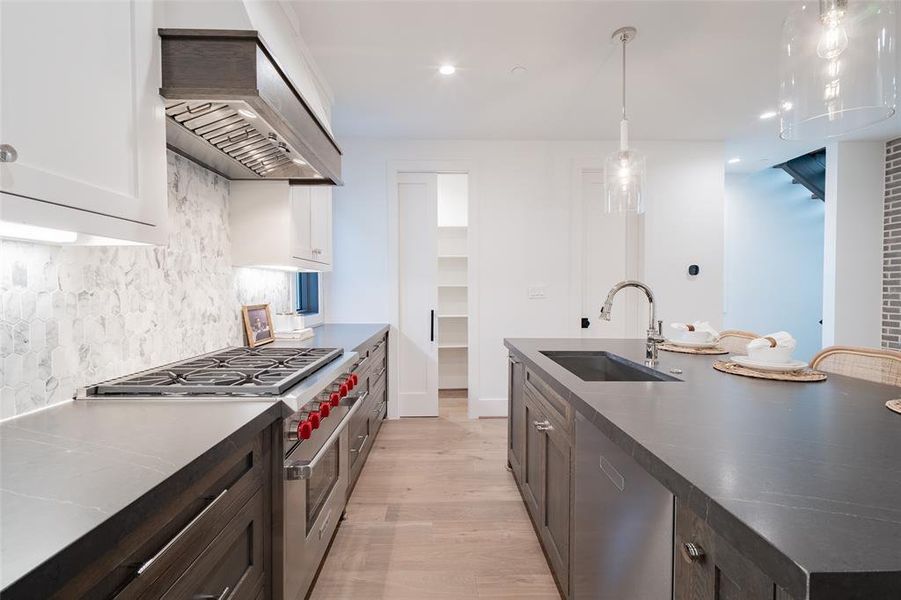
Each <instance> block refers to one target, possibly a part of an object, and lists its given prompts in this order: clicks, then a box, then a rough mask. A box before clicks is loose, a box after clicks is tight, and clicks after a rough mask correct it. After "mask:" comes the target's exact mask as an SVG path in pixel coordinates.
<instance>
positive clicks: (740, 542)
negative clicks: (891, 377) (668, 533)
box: [505, 339, 901, 600]
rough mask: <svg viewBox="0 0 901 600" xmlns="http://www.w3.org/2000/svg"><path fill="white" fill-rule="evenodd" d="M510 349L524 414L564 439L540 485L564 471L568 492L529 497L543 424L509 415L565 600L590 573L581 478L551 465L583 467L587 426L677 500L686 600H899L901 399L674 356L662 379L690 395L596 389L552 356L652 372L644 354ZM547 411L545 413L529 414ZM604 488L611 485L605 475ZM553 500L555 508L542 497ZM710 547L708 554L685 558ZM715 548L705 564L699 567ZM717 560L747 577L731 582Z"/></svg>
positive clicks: (518, 471) (528, 345)
mask: <svg viewBox="0 0 901 600" xmlns="http://www.w3.org/2000/svg"><path fill="white" fill-rule="evenodd" d="M505 345H506V347H507V348H508V349H509V351H510V357H511V372H510V376H511V379H510V381H511V387H510V390H511V403H512V402H518V401H519V400H518V398H519V397H521V396H523V395H525V396H526V397H527V400H526V403H525V405H526V407H528V406H533V407H534V406H538V408H539V409H541V411H543V412H541V413H540V414H541V418H545V419H546V421H545V422H547V423H549V424H550V426H549V427H547V429H550V430H552V431H551V432H550V433H551V434H558V433H560V434H562V435H559V434H558V435H557V438H556V439H553V438H548V440H547V441H546V442H544V444H545V445H544V446H542V448H545V449H547V448H555V449H556V450H555V451H554V452H550V451H548V450H545V451H544V452H543V453H542V454H543V457H544V458H542V460H543V463H542V465H541V467H542V468H541V469H537V468H535V469H533V470H532V473H533V475H537V474H539V473H540V475H541V476H542V477H550V476H551V475H550V474H551V473H552V472H553V470H554V469H555V468H556V471H557V472H558V473H559V478H560V479H559V481H556V482H551V481H547V480H546V481H543V482H541V483H542V484H543V486H542V485H541V484H540V485H538V486H534V485H533V484H530V483H529V482H528V476H527V475H528V473H529V469H530V465H529V464H526V463H527V462H528V460H530V458H529V455H528V454H529V453H528V452H526V450H527V448H526V443H527V442H526V440H525V438H527V437H529V436H530V435H533V433H532V430H531V429H530V428H533V426H534V424H535V423H534V422H533V421H531V420H529V418H528V410H525V411H524V410H522V409H519V410H517V408H516V406H512V405H511V423H510V432H511V436H510V439H511V444H510V445H509V448H508V454H509V455H510V464H511V468H512V469H513V472H514V475H515V476H517V481H518V483H519V485H520V489H521V491H523V496H524V499H525V501H526V505H527V507H529V508H530V513H532V517H533V521H535V525H536V530H538V532H539V537H540V538H541V539H542V543H543V545H544V546H545V551H546V554H547V555H548V558H549V562H550V564H551V567H552V570H554V571H555V575H556V576H557V579H558V584H559V585H560V587H561V591H562V592H563V595H564V596H569V595H571V594H570V591H571V590H570V588H571V579H570V577H571V576H572V574H571V573H570V565H572V564H575V562H576V560H578V557H575V556H574V557H571V554H572V552H571V550H572V548H573V545H572V544H573V541H572V538H573V535H572V533H573V530H572V527H573V520H572V519H571V518H570V515H571V514H572V489H573V486H572V482H571V481H569V480H567V477H569V475H567V470H566V469H565V468H564V467H565V466H568V465H555V464H554V463H553V462H552V458H554V457H561V456H562V457H565V456H567V452H571V453H572V454H574V452H572V445H571V441H572V437H573V436H572V432H573V430H575V429H576V427H575V425H574V423H576V419H577V418H578V419H585V420H586V421H587V422H590V423H591V424H593V426H594V427H595V428H597V430H598V431H600V433H602V434H603V436H605V437H606V438H608V439H609V440H610V441H612V442H613V443H614V444H615V445H616V446H617V447H618V448H619V449H621V450H622V451H623V452H624V453H625V454H626V455H628V456H630V457H631V458H632V459H634V460H635V461H636V462H637V463H638V464H639V465H640V466H641V468H642V469H644V471H646V472H647V473H648V474H650V476H652V477H653V479H655V480H656V481H657V482H659V483H660V484H661V485H662V486H663V487H664V488H665V489H666V490H669V492H671V493H672V495H673V496H674V497H675V510H674V514H675V525H674V526H675V533H674V540H675V546H676V548H675V549H674V552H673V563H672V564H673V567H674V581H673V583H672V585H673V588H674V591H675V598H676V599H677V600H682V599H686V598H691V599H702V598H708V597H709V598H718V597H733V596H729V595H728V594H727V593H725V591H723V590H707V588H706V586H707V585H708V584H709V585H711V586H718V585H720V583H721V581H726V580H728V579H729V578H730V577H731V581H733V582H738V588H741V583H742V582H745V583H746V584H747V588H745V589H744V591H743V592H741V593H740V595H738V596H736V597H740V598H757V597H761V598H764V597H765V598H773V597H776V598H780V599H784V598H792V599H794V600H803V599H805V598H810V599H811V600H839V599H850V598H859V599H861V600H863V599H869V600H876V599H881V598H885V599H888V598H899V597H901V507H899V504H898V503H899V500H901V463H899V461H898V449H899V447H901V416H898V415H896V414H894V413H892V412H890V411H888V410H887V409H886V408H885V406H884V405H885V402H886V401H887V400H890V399H893V398H896V397H898V396H899V395H901V390H899V389H898V388H894V387H889V386H884V385H879V384H874V383H868V382H865V381H862V380H857V379H851V378H847V377H842V376H838V375H830V376H829V379H828V380H827V381H825V382H822V383H785V382H774V381H765V380H756V379H748V378H743V377H738V376H733V375H727V374H724V373H720V372H717V371H715V370H714V369H713V368H712V366H711V365H712V363H713V362H714V361H715V360H716V359H717V358H721V357H716V356H695V355H686V354H676V353H669V352H660V361H659V364H658V365H657V367H656V368H655V372H656V374H657V375H658V376H659V377H660V378H670V379H676V380H669V381H583V380H582V379H581V378H580V377H578V376H577V375H575V374H574V373H573V372H571V371H570V370H568V369H567V368H564V367H563V366H561V365H560V364H559V363H558V362H556V361H555V360H553V359H552V358H551V357H549V356H548V355H547V354H545V352H547V353H550V354H551V355H552V356H553V353H554V352H586V351H589V352H608V353H610V354H612V355H616V356H619V357H622V358H625V359H627V360H629V361H632V362H633V363H635V364H636V366H639V368H640V366H641V365H642V363H643V362H644V353H645V344H644V342H643V341H638V340H602V339H508V340H505ZM523 388H525V389H526V392H527V393H526V394H522V392H521V390H522V389H523ZM538 396H540V397H541V400H540V402H538V403H537V405H536V404H529V400H528V398H535V397H538ZM547 415H550V416H551V418H550V419H547ZM541 424H544V422H541V421H539V425H541ZM554 425H557V429H558V430H559V432H555V431H553V429H554V427H553V426H554ZM539 429H543V428H539ZM567 443H570V446H566V444H567ZM533 454H534V452H533ZM558 460H559V458H558ZM574 460H575V459H574V458H573V459H572V461H573V462H574ZM595 462H596V461H595ZM597 476H598V477H604V476H605V474H604V473H602V472H601V469H598V471H597ZM608 476H609V475H608ZM560 482H562V486H564V487H565V486H566V485H568V486H569V490H570V495H569V496H567V498H566V501H567V502H569V503H570V504H569V506H566V505H565V503H564V501H563V500H561V498H560V494H561V492H559V490H556V488H558V487H560ZM542 487H544V490H545V492H544V495H545V496H547V497H545V498H539V497H536V496H541V495H542V494H541V488H542ZM536 489H537V490H538V492H537V493H533V490H536ZM546 490H556V491H553V492H552V493H550V494H549V493H547V491H546ZM542 501H543V502H544V503H543V504H542ZM553 502H556V503H557V505H558V507H557V508H554V507H553V506H552V503H553ZM555 511H556V514H555ZM536 516H537V517H538V518H536ZM564 517H565V518H566V520H567V522H568V526H569V528H570V529H569V531H568V532H567V531H564V530H563V526H562V525H561V524H560V523H561V522H562V520H563V518H564ZM554 527H556V528H557V530H556V531H554V529H553V528H554ZM698 537H700V538H705V539H706V541H705V542H703V543H701V544H697V545H696V546H694V547H693V548H692V549H691V551H686V549H685V548H684V546H685V545H686V544H694V543H695V542H696V541H697V539H696V538H698ZM705 544H706V545H707V546H708V547H707V551H708V552H707V556H704V555H703V554H701V555H700V556H695V555H693V552H694V549H695V548H697V547H699V546H703V545H705ZM711 546H715V549H716V552H714V551H713V550H714V549H713V548H711ZM680 551H681V552H680ZM702 552H703V550H702ZM681 555H685V560H683V558H682V556H681ZM717 555H719V556H720V557H724V558H723V560H724V561H726V562H728V563H731V565H732V566H733V567H734V566H735V565H739V567H737V568H734V570H733V571H732V573H730V572H729V571H728V568H727V567H728V566H729V565H722V564H718V557H717ZM692 561H695V564H692ZM740 571H744V572H740ZM751 571H753V572H751ZM708 579H709V581H707V580H708ZM752 588H754V589H756V590H758V591H757V592H752V591H751V589H752ZM708 591H709V593H708ZM733 591H734V590H733ZM721 592H722V595H720V593H721Z"/></svg>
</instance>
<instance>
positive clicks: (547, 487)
mask: <svg viewBox="0 0 901 600" xmlns="http://www.w3.org/2000/svg"><path fill="white" fill-rule="evenodd" d="M545 420H547V419H545ZM547 427H548V429H545V430H544V431H543V432H542V433H543V434H544V440H543V441H542V453H541V454H542V457H541V458H542V460H541V471H542V478H541V480H542V485H543V490H542V497H543V502H542V503H541V520H540V522H539V523H540V524H539V528H540V530H541V539H542V541H543V542H544V548H545V551H546V552H547V555H548V558H549V559H550V561H551V563H552V564H553V567H554V572H555V573H556V575H557V583H558V584H559V585H560V587H561V589H562V590H563V593H564V594H568V593H569V555H570V546H569V540H570V529H571V525H572V524H571V520H570V516H571V514H572V511H571V503H572V445H571V444H570V440H569V438H568V436H567V435H565V434H563V433H562V432H560V431H559V430H558V429H556V427H555V426H554V425H553V424H550V425H548V426H547Z"/></svg>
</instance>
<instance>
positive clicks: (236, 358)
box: [84, 348, 344, 397]
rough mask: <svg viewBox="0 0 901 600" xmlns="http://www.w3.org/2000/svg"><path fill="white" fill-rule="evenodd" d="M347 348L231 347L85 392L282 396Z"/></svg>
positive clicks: (124, 394)
mask: <svg viewBox="0 0 901 600" xmlns="http://www.w3.org/2000/svg"><path fill="white" fill-rule="evenodd" d="M343 352H344V350H343V349H341V348H227V349H225V350H220V351H218V352H213V353H211V354H205V355H203V356H198V357H195V358H189V359H187V360H183V361H179V362H175V363H172V364H169V365H166V366H164V367H159V368H156V369H150V370H148V371H143V372H141V373H136V374H134V375H127V376H125V377H120V378H118V379H113V380H110V381H106V382H104V383H98V384H97V385H94V386H90V387H88V388H87V389H85V391H84V396H85V397H98V396H201V395H203V396H209V395H226V396H245V395H246V396H277V395H279V394H283V393H284V392H286V391H287V390H288V389H289V388H291V387H292V386H294V385H297V384H298V383H299V382H300V381H302V380H303V379H305V378H306V377H309V376H310V375H311V374H312V373H313V372H315V371H316V370H318V369H320V368H322V367H324V366H325V365H326V364H328V363H329V362H331V361H333V360H335V359H336V358H338V357H339V356H341V354H342V353H343Z"/></svg>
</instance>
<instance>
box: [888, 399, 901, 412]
mask: <svg viewBox="0 0 901 600" xmlns="http://www.w3.org/2000/svg"><path fill="white" fill-rule="evenodd" d="M885 407H886V408H887V409H889V410H890V411H893V412H896V413H898V414H899V415H901V400H889V401H888V402H886V403H885Z"/></svg>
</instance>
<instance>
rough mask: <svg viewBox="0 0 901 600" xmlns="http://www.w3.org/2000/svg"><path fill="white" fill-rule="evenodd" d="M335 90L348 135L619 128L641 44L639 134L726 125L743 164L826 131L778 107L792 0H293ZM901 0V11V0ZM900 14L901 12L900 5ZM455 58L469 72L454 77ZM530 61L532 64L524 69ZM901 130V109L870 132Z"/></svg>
mask: <svg viewBox="0 0 901 600" xmlns="http://www.w3.org/2000/svg"><path fill="white" fill-rule="evenodd" d="M290 4H291V6H292V7H293V8H294V9H295V11H296V13H297V17H298V18H297V21H298V23H299V26H300V30H301V35H302V36H303V38H304V41H305V42H306V44H307V45H308V46H309V48H310V51H311V53H312V55H313V58H314V59H315V61H316V62H317V64H318V66H319V68H320V69H321V71H322V72H323V73H324V75H325V77H326V79H327V80H328V83H329V84H330V85H331V87H332V89H333V91H334V94H335V108H334V115H333V125H334V129H335V132H336V134H337V135H338V136H339V138H340V137H386V138H420V139H423V138H452V139H556V140H560V139H613V138H616V137H617V136H618V134H619V110H620V109H619V106H620V73H621V69H620V54H619V47H618V46H614V45H612V44H611V42H610V34H611V33H612V32H613V30H615V29H616V28H618V27H620V26H623V25H634V26H636V27H637V28H638V37H637V39H636V40H635V41H634V42H632V43H631V44H630V45H629V47H628V76H629V81H628V103H629V113H630V121H631V122H632V127H631V133H632V137H633V138H634V139H636V140H642V139H645V140H725V141H726V142H727V146H726V156H727V157H728V156H741V157H742V159H743V161H742V164H741V165H739V166H738V168H743V169H747V168H750V167H751V166H752V165H758V164H760V166H764V165H763V164H762V162H761V161H762V159H767V162H769V163H770V164H772V163H774V162H778V161H780V160H784V159H786V158H790V157H792V156H795V155H797V154H799V153H802V152H804V151H806V150H810V149H814V148H816V147H818V146H821V145H822V144H818V143H816V142H813V143H810V144H797V145H789V144H787V143H785V142H781V141H779V140H778V137H777V128H778V123H777V121H776V120H775V119H774V120H771V121H760V120H759V119H758V115H759V114H760V113H761V112H763V111H765V110H770V109H773V108H775V104H776V98H777V94H778V74H777V65H778V51H779V38H780V30H781V25H782V20H783V18H784V16H785V14H786V13H787V12H788V7H789V6H791V3H786V2H781V1H726V0H719V1H710V2H684V1H678V0H672V1H666V0H657V1H630V2H563V1H557V0H546V1H542V2H538V1H534V2H513V1H499V2H488V1H474V2H461V1H448V2H424V1H413V0H408V1H393V2H384V1H363V2H354V1H327V0H326V1H308V0H291V1H290ZM899 13H901V11H899ZM899 16H901V15H899ZM445 62H450V63H453V64H455V65H456V66H457V69H458V70H457V73H456V74H455V75H453V76H451V77H444V76H441V75H439V74H438V73H437V67H438V66H439V65H440V64H442V63H445ZM517 65H521V66H524V67H526V68H527V71H526V72H525V73H524V74H522V75H513V74H511V73H510V70H511V69H512V68H513V67H514V66H517ZM893 135H901V118H899V117H896V118H895V119H893V120H892V121H891V122H889V123H887V124H884V125H883V126H880V127H878V128H874V129H872V130H869V131H867V132H865V133H863V134H861V135H858V136H857V138H856V139H888V138H889V137H892V136H893Z"/></svg>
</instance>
